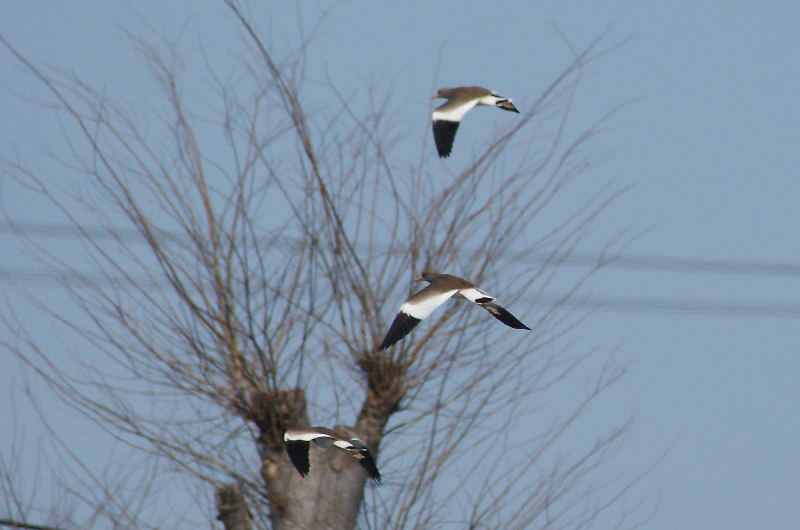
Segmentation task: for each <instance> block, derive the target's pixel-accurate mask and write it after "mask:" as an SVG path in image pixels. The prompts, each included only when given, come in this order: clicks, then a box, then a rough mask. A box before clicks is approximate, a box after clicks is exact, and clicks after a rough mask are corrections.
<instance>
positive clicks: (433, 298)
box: [378, 269, 531, 351]
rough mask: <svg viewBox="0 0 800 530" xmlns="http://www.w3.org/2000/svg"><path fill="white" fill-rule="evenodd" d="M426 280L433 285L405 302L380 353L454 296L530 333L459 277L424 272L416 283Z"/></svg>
mask: <svg viewBox="0 0 800 530" xmlns="http://www.w3.org/2000/svg"><path fill="white" fill-rule="evenodd" d="M420 280H425V281H426V282H429V283H430V285H428V286H427V287H425V288H424V289H422V290H421V291H419V292H418V293H416V294H415V295H414V296H412V297H411V298H409V299H408V300H406V302H405V303H404V304H403V305H402V306H400V311H398V312H397V316H396V317H394V321H393V322H392V325H391V326H390V327H389V332H388V333H386V337H385V338H384V339H383V342H382V343H381V345H380V346H378V351H381V350H385V349H387V348H389V347H390V346H391V345H392V344H394V343H395V342H397V341H399V340H400V339H402V338H403V337H405V336H406V335H408V333H409V332H410V331H411V330H412V329H414V327H415V326H416V325H417V324H419V323H420V321H422V320H423V319H424V318H425V317H427V316H428V315H430V314H431V313H432V312H433V310H434V309H436V308H437V307H439V306H440V305H442V304H443V303H445V302H446V301H447V300H449V299H450V298H451V297H452V296H453V295H455V294H459V295H461V296H463V297H464V298H466V299H467V300H469V301H470V302H475V303H476V304H478V305H479V306H481V307H482V308H484V309H485V310H487V311H488V312H489V313H491V314H492V316H493V317H495V318H496V319H497V320H499V321H500V322H502V323H503V324H505V325H506V326H509V327H512V328H514V329H528V330H529V329H531V328H529V327H528V326H526V325H525V324H523V323H522V322H520V321H519V320H517V318H516V317H515V316H514V315H512V314H511V313H509V312H508V311H507V310H506V309H505V308H504V307H502V306H500V305H499V304H497V303H496V302H495V299H494V297H492V296H490V295H488V294H486V293H485V292H483V291H481V290H480V289H478V288H477V287H476V286H475V284H473V283H472V282H468V281H467V280H464V279H463V278H459V277H458V276H453V275H450V274H440V273H438V272H436V271H434V270H430V269H428V270H425V271H423V273H422V274H421V275H420V276H419V278H417V281H420Z"/></svg>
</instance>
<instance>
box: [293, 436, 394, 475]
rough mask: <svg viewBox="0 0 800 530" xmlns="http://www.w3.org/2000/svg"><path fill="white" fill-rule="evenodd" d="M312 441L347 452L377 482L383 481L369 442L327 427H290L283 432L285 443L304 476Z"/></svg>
mask: <svg viewBox="0 0 800 530" xmlns="http://www.w3.org/2000/svg"><path fill="white" fill-rule="evenodd" d="M311 442H314V444H315V445H316V446H317V447H319V448H320V449H323V450H324V449H329V448H331V447H335V448H337V449H341V450H342V451H344V452H346V453H347V454H349V455H350V456H352V457H353V458H355V459H356V460H358V463H359V464H361V465H362V466H363V467H364V469H366V470H367V474H368V475H369V478H371V479H372V480H374V481H375V483H376V484H380V483H381V474H380V473H379V472H378V467H377V466H376V465H375V459H374V458H372V453H370V452H369V448H368V447H367V444H365V443H364V442H363V441H361V440H360V439H359V438H351V437H350V436H348V435H347V434H345V433H342V432H339V431H334V430H331V429H326V428H325V427H307V428H298V429H288V430H287V431H286V432H285V433H284V434H283V445H284V447H286V452H287V453H288V454H289V459H290V460H291V461H292V464H294V467H295V468H296V469H297V471H298V472H299V473H300V475H302V476H304V477H305V476H306V475H307V474H308V471H309V469H310V468H311V465H310V464H309V462H308V451H309V448H310V445H311Z"/></svg>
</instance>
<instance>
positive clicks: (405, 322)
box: [376, 311, 420, 352]
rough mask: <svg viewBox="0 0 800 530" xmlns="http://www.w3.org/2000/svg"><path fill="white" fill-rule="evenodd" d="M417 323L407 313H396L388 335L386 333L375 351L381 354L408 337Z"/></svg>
mask: <svg viewBox="0 0 800 530" xmlns="http://www.w3.org/2000/svg"><path fill="white" fill-rule="evenodd" d="M419 322H420V320H419V319H418V318H414V317H412V316H411V315H409V314H408V313H403V312H402V311H400V312H399V313H397V316H396V317H394V321H393V322H392V325H391V327H389V331H388V333H386V337H385V338H384V339H383V342H382V343H381V345H380V346H378V349H377V350H376V351H378V352H381V351H384V350H386V349H388V348H389V347H390V346H392V345H393V344H394V343H396V342H397V341H399V340H400V339H402V338H403V337H405V336H406V335H408V333H409V332H410V331H411V330H412V329H414V326H416V325H417V324H419Z"/></svg>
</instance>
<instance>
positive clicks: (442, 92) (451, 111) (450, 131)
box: [433, 86, 519, 158]
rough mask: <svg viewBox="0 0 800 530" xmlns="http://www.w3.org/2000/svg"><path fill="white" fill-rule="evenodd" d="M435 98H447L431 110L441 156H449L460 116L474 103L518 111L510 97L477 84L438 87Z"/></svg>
mask: <svg viewBox="0 0 800 530" xmlns="http://www.w3.org/2000/svg"><path fill="white" fill-rule="evenodd" d="M436 98H445V99H447V101H446V102H445V103H444V104H442V105H440V106H438V107H436V110H434V111H433V140H434V141H435V142H436V150H437V151H438V152H439V156H440V157H442V158H447V157H448V156H450V151H452V150H453V140H455V138H456V131H457V130H458V124H459V123H461V118H463V117H464V114H466V113H467V112H469V110H470V109H472V108H473V107H475V106H476V105H486V106H489V107H498V108H501V109H503V110H510V111H511V112H516V113H519V111H518V110H517V108H516V107H515V106H514V105H513V104H512V103H511V98H505V97H503V96H501V95H500V94H498V93H497V92H494V91H492V90H489V89H488V88H483V87H479V86H460V87H458V88H440V89H439V91H438V92H436V94H435V95H434V96H433V99H436Z"/></svg>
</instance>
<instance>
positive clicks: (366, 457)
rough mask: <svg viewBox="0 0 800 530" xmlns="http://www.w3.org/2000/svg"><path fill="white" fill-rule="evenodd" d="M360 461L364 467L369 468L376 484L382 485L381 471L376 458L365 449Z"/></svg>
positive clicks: (370, 475)
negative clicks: (376, 463)
mask: <svg viewBox="0 0 800 530" xmlns="http://www.w3.org/2000/svg"><path fill="white" fill-rule="evenodd" d="M358 462H359V463H360V464H361V465H362V466H363V467H364V469H366V470H367V474H368V475H369V478H371V479H372V480H373V481H374V482H375V484H377V485H378V486H380V485H381V473H380V471H378V466H377V465H375V459H373V458H372V454H371V453H370V452H369V451H364V452H363V453H362V458H360V459H359V460H358Z"/></svg>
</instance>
